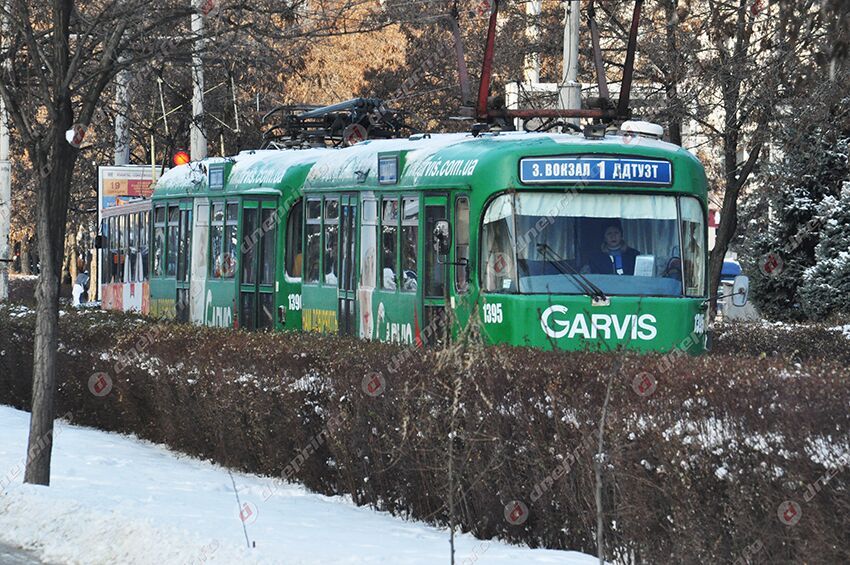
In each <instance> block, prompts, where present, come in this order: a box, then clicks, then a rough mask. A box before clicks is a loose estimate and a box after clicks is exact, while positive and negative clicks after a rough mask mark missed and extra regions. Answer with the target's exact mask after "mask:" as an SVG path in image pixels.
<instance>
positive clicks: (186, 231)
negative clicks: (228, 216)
mask: <svg viewBox="0 0 850 565" xmlns="http://www.w3.org/2000/svg"><path fill="white" fill-rule="evenodd" d="M177 225H178V228H179V229H178V234H177V242H178V243H177V302H176V305H175V317H176V318H177V321H178V322H188V321H189V304H190V302H191V300H190V298H189V286H190V283H191V277H192V201H191V200H188V201H185V202H180V211H179V216H178V224H177Z"/></svg>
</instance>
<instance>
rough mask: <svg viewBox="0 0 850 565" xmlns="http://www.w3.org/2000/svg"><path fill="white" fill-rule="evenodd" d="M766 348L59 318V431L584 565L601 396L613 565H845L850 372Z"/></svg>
mask: <svg viewBox="0 0 850 565" xmlns="http://www.w3.org/2000/svg"><path fill="white" fill-rule="evenodd" d="M32 318H33V316H22V317H16V316H12V315H10V311H9V309H8V308H5V309H3V308H0V351H3V352H4V354H3V355H2V356H0V369H2V375H0V401H4V402H8V403H11V404H14V405H16V406H19V407H22V408H26V407H27V405H28V402H29V388H30V373H31V369H32V366H31V364H32V360H31V357H32V345H31V339H32V331H33V320H32ZM770 332H771V330H770V328H761V329H758V328H750V329H749V330H747V331H745V332H742V333H741V334H736V333H735V331H734V330H729V329H728V328H727V329H726V330H725V332H724V334H723V335H722V336H721V337H720V339H718V340H717V342H718V344H719V345H720V347H719V349H720V350H721V352H718V353H714V354H712V355H707V356H703V357H698V358H695V357H687V356H684V355H683V356H675V357H671V356H668V357H661V356H657V355H656V356H631V355H628V356H624V357H614V356H606V355H604V354H594V353H562V352H541V351H536V350H530V349H523V348H511V347H486V348H485V347H481V346H479V345H477V344H475V343H474V342H470V343H466V344H462V345H456V346H455V347H453V348H451V349H447V350H443V351H433V350H424V351H423V350H418V349H416V350H403V349H401V348H399V347H397V346H391V345H387V344H381V343H367V342H363V341H358V340H351V339H343V338H339V337H332V336H322V335H314V334H283V333H274V334H267V333H246V332H242V331H229V330H218V329H209V328H199V327H193V326H180V325H174V324H156V323H150V322H146V321H142V320H139V319H137V318H134V317H132V316H122V315H112V314H104V313H97V312H94V313H87V314H76V313H69V314H67V315H64V316H62V318H61V342H62V351H61V360H60V363H59V367H60V375H59V393H58V396H57V402H58V407H57V413H59V414H63V413H66V412H70V414H71V419H72V421H74V422H75V423H79V424H85V425H92V426H97V427H99V428H102V429H105V430H113V431H118V432H124V433H135V434H137V435H138V436H140V437H142V438H145V439H148V440H151V441H154V442H159V443H165V444H167V445H169V446H170V447H172V448H174V449H176V450H179V451H182V452H185V453H188V454H190V455H194V456H198V457H202V458H206V459H211V460H213V461H216V462H218V463H221V464H223V465H227V466H230V467H233V468H237V469H240V470H243V471H249V472H254V473H261V474H265V475H267V476H269V481H268V487H267V489H266V493H265V495H264V498H267V496H268V494H270V493H271V492H273V491H274V489H275V488H276V485H278V484H279V481H281V480H285V481H297V482H301V483H303V484H305V485H306V486H308V487H309V488H311V489H313V490H316V491H318V492H321V493H325V494H349V495H351V496H352V498H353V499H354V501H355V502H356V503H357V504H361V505H369V506H372V507H374V508H377V509H381V510H387V511H389V512H392V513H394V514H398V515H402V516H407V517H414V518H418V519H423V520H426V521H429V522H432V523H436V524H442V525H446V524H449V523H450V522H451V523H456V524H457V525H458V527H459V528H460V529H462V530H464V531H470V532H473V533H474V534H475V535H477V536H479V537H481V538H492V537H494V536H497V537H500V538H503V539H507V540H511V541H515V542H524V543H528V544H529V545H531V546H544V547H551V548H569V549H576V550H581V551H587V552H591V553H595V552H596V547H595V537H594V535H595V534H594V532H595V528H596V513H595V512H596V511H595V503H594V488H595V482H594V453H595V452H596V450H597V442H598V436H597V433H598V427H599V420H600V414H601V407H602V406H603V403H604V399H605V396H606V390H607V387H608V384H609V380H610V384H611V392H610V400H609V404H608V413H607V421H606V426H605V438H604V439H605V450H604V451H605V457H604V463H603V485H604V488H603V505H604V508H605V523H606V548H605V551H606V555H607V557H608V558H609V559H617V560H618V561H622V562H633V563H668V562H699V561H706V562H740V563H744V562H748V561H746V559H748V556H752V560H755V561H759V562H788V561H792V560H799V561H805V562H809V563H838V562H847V561H848V559H850V550H848V547H847V541H846V539H845V537H846V536H845V534H846V532H847V531H850V512H849V511H848V510H850V508H848V506H850V498H848V497H847V486H848V485H847V482H848V481H847V472H846V470H847V465H848V463H850V460H848V459H847V449H848V447H847V446H848V429H850V413H848V410H847V406H848V405H850V386H848V380H847V376H846V360H845V361H842V360H841V359H842V358H841V357H840V356H836V355H833V354H832V352H831V351H829V350H824V349H822V350H820V352H819V350H818V349H817V346H814V345H811V344H808V343H798V344H796V346H795V347H794V349H795V350H796V351H797V352H798V353H797V354H796V355H797V357H798V358H799V359H796V364H795V361H794V360H792V361H790V362H789V358H791V357H793V356H792V355H789V354H787V353H786V352H787V350H788V349H790V348H792V346H793V345H792V342H793V341H794V339H797V340H799V341H801V342H802V341H806V340H808V339H810V337H811V336H814V335H817V336H820V337H818V338H817V339H819V340H821V341H820V342H819V343H826V337H825V335H826V334H828V333H829V332H827V330H825V329H821V330H818V329H809V330H804V333H803V335H802V338H800V337H799V336H798V337H796V338H795V337H793V335H791V336H789V337H786V338H784V339H785V340H786V342H787V343H788V346H787V347H785V346H782V347H778V348H777V350H776V353H775V354H770V355H761V353H762V352H763V351H765V349H764V347H765V346H766V345H769V344H771V343H772V342H771V340H772V339H774V337H773V335H774V334H771V333H770ZM805 332H811V333H805ZM818 332H821V333H818ZM829 335H832V336H835V337H837V338H840V335H839V334H834V333H832V334H829ZM841 339H843V338H841ZM101 344H103V345H101ZM771 351H773V350H771ZM841 351H842V352H843V353H841V355H845V354H846V351H847V348H846V347H844V348H842V349H841ZM801 352H802V353H801ZM402 357H403V359H404V362H403V363H401V364H400V363H399V359H400V358H402ZM619 363H622V366H621V367H620V368H619V369H618V364H619ZM396 366H401V368H400V369H398V370H395V371H391V370H390V369H389V368H391V367H396ZM617 369H618V370H617ZM99 371H102V372H106V373H108V374H109V375H110V378H111V381H112V383H113V389H112V391H111V392H110V393H109V394H108V395H106V396H104V397H97V396H95V395H94V394H92V393H91V392H90V390H89V379H90V376H91V375H92V374H93V373H94V372H99ZM636 379H637V381H636ZM369 382H372V383H373V386H372V388H369V387H366V386H365V385H367V384H368V383H369ZM642 382H646V383H650V384H651V385H652V386H649V387H644V388H641V387H640V386H637V385H639V384H640V383H642ZM636 390H637V391H638V392H639V393H638V392H636ZM450 454H451V455H450ZM842 456H843V457H845V459H843V460H842V459H840V457H842ZM824 477H829V478H828V479H827V481H826V482H825V483H824V481H823V480H822V481H821V483H822V484H821V486H820V488H819V489H818V491H819V492H817V493H816V495H814V496H813V497H809V496H808V494H806V493H807V487H808V486H811V485H813V484H814V483H815V482H816V481H818V480H819V479H823V478H824ZM515 500H518V501H522V502H523V503H524V504H526V505H527V507H528V509H529V514H528V519H527V521H525V522H524V523H522V524H521V525H511V524H510V523H508V522H507V521H506V520H505V517H504V513H505V510H504V509H505V505H506V504H508V503H509V502H511V501H515ZM786 500H793V501H795V502H797V503H798V504H799V505H800V506H801V507H802V511H803V517H802V519H801V520H800V522H799V523H797V524H796V525H795V526H786V525H784V524H782V523H780V521H779V519H778V516H777V509H778V508H779V505H780V504H781V503H782V502H783V501H786ZM256 503H258V504H263V501H256ZM450 508H454V513H453V514H450ZM842 532H843V533H842Z"/></svg>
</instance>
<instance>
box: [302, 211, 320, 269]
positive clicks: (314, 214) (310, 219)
mask: <svg viewBox="0 0 850 565" xmlns="http://www.w3.org/2000/svg"><path fill="white" fill-rule="evenodd" d="M306 221H307V227H306V231H305V234H306V245H305V246H306V248H307V257H306V261H305V262H304V282H306V283H318V282H319V255H320V251H321V249H322V243H321V241H322V201H321V200H308V201H307V220H306Z"/></svg>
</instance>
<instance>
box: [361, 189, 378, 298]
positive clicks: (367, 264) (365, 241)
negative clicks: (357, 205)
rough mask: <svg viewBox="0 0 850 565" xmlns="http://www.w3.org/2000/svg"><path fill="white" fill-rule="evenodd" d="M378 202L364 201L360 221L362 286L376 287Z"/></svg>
mask: <svg viewBox="0 0 850 565" xmlns="http://www.w3.org/2000/svg"><path fill="white" fill-rule="evenodd" d="M377 247H378V202H377V201H375V200H364V201H363V218H362V221H361V222H360V286H361V287H362V288H370V289H371V288H375V284H376V282H377V271H376V269H377V266H378V265H377V263H378V249H377Z"/></svg>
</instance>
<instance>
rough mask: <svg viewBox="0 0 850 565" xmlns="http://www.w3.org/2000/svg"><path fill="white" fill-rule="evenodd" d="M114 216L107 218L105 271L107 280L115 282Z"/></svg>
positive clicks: (116, 242)
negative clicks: (107, 240) (107, 256)
mask: <svg viewBox="0 0 850 565" xmlns="http://www.w3.org/2000/svg"><path fill="white" fill-rule="evenodd" d="M115 224H116V217H115V216H112V217H111V218H109V270H108V271H106V273H107V277H108V281H109V282H111V283H114V282H116V276H115V273H116V271H117V265H118V233H117V230H116V226H115Z"/></svg>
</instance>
